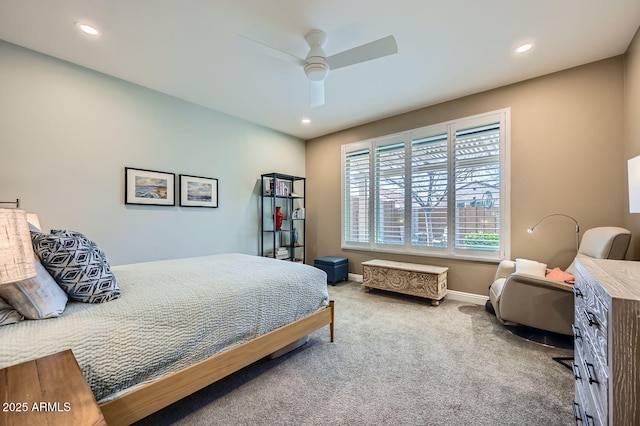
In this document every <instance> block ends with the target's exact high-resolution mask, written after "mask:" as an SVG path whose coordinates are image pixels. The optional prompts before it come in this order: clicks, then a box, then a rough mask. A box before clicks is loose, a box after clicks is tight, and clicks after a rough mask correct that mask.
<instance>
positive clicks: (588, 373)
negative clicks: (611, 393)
mask: <svg viewBox="0 0 640 426" xmlns="http://www.w3.org/2000/svg"><path fill="white" fill-rule="evenodd" d="M574 357H575V360H574V365H573V371H574V375H575V376H576V388H578V387H580V388H581V389H582V393H583V395H589V396H590V398H589V400H590V403H588V404H584V405H585V407H584V409H583V410H584V411H585V412H586V413H587V414H588V415H589V416H590V417H593V418H595V419H606V413H607V404H608V401H609V399H608V393H607V390H608V383H609V377H608V375H607V373H606V366H605V365H603V364H602V363H601V362H600V361H599V360H598V359H597V358H596V357H595V354H594V352H593V350H592V347H591V345H590V344H589V342H588V341H587V342H585V344H583V347H582V348H581V349H578V350H576V351H575V353H574ZM584 402H587V398H585V400H583V403H584ZM601 423H602V422H601ZM585 424H589V423H585ZM602 424H604V425H606V424H607V423H606V421H605V422H603V423H602Z"/></svg>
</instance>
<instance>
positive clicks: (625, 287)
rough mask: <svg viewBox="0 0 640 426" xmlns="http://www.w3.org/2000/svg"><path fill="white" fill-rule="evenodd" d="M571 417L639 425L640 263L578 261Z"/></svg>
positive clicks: (578, 420) (583, 421)
mask: <svg viewBox="0 0 640 426" xmlns="http://www.w3.org/2000/svg"><path fill="white" fill-rule="evenodd" d="M574 294H575V318H574V339H575V360H574V364H573V371H574V375H575V378H576V387H575V392H576V393H575V401H574V404H573V412H574V416H575V418H576V424H579V425H602V426H604V425H609V426H614V425H615V426H618V425H629V426H631V425H640V262H629V261H621V260H600V259H592V258H588V257H584V256H579V257H578V258H577V259H576V285H575V288H574Z"/></svg>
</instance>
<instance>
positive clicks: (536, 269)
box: [516, 259, 547, 277]
mask: <svg viewBox="0 0 640 426" xmlns="http://www.w3.org/2000/svg"><path fill="white" fill-rule="evenodd" d="M516 274H527V275H535V276H537V277H544V276H545V275H546V274H547V264H546V263H540V262H536V261H535V260H527V259H516Z"/></svg>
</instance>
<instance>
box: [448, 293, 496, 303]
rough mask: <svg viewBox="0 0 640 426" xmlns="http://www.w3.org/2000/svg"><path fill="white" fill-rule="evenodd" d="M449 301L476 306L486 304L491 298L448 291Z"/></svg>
mask: <svg viewBox="0 0 640 426" xmlns="http://www.w3.org/2000/svg"><path fill="white" fill-rule="evenodd" d="M446 298H447V299H451V300H457V301H459V302H465V303H472V304H474V305H481V306H484V304H485V303H486V302H487V300H489V296H481V295H479V294H473V293H465V292H464V291H456V290H447V297H446Z"/></svg>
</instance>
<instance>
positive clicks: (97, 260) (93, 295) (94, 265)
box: [31, 230, 120, 303]
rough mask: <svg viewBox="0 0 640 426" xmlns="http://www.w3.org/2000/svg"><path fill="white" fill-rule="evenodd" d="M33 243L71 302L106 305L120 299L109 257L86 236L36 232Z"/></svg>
mask: <svg viewBox="0 0 640 426" xmlns="http://www.w3.org/2000/svg"><path fill="white" fill-rule="evenodd" d="M31 241H32V242H33V250H34V251H35V252H36V254H37V255H38V257H39V258H40V261H41V262H42V265H44V267H45V268H46V269H47V271H48V272H49V274H51V276H52V277H53V279H54V280H56V282H57V283H58V285H60V287H62V289H63V290H64V291H65V293H67V295H68V296H69V299H71V300H76V301H78V302H88V303H103V302H108V301H110V300H113V299H117V298H118V297H120V287H118V282H117V281H116V277H115V275H113V273H112V272H111V268H110V267H109V263H108V262H107V257H106V256H105V254H104V252H103V251H102V250H100V248H99V247H98V246H97V245H96V243H94V242H93V241H91V240H90V239H89V238H87V237H86V236H85V235H83V234H81V233H79V232H74V231H63V230H53V231H51V234H42V233H36V232H32V233H31Z"/></svg>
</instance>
